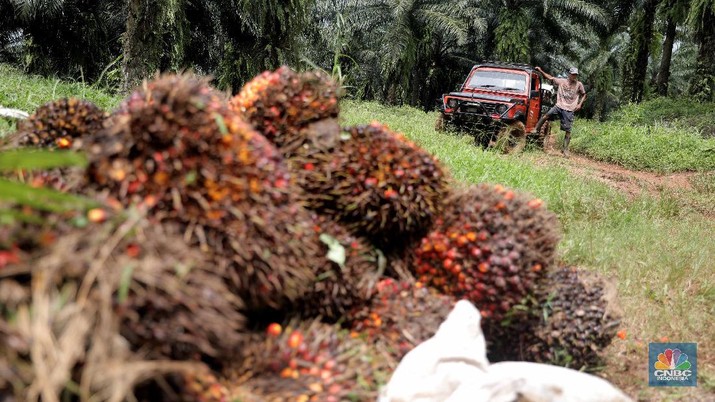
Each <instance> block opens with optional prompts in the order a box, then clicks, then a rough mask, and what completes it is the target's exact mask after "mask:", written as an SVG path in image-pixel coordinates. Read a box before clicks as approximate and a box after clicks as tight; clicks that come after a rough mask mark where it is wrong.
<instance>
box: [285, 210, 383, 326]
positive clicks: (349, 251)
mask: <svg viewBox="0 0 715 402" xmlns="http://www.w3.org/2000/svg"><path fill="white" fill-rule="evenodd" d="M311 216H312V218H313V230H314V231H315V235H316V236H317V237H318V239H319V240H320V242H321V246H322V255H323V256H325V258H324V259H323V261H322V263H319V264H316V265H315V268H316V271H315V277H316V279H315V282H314V283H313V286H312V288H311V290H310V291H309V292H308V293H307V294H306V296H305V298H304V299H303V300H302V301H300V302H298V303H296V306H297V307H298V308H299V309H300V310H299V311H298V312H297V313H298V314H300V315H301V316H303V317H318V316H320V317H322V319H323V320H324V321H327V322H336V321H337V320H339V319H341V318H342V317H344V315H345V314H346V313H347V312H349V311H351V310H352V309H354V308H356V307H358V306H363V305H365V304H367V303H368V301H369V300H370V298H371V297H372V295H373V293H374V292H373V287H374V285H375V283H376V282H377V281H378V276H379V271H380V270H379V262H380V260H379V255H378V253H377V251H376V250H375V249H374V247H373V246H372V245H370V244H369V243H368V242H367V241H365V240H364V239H361V238H360V237H358V236H356V235H353V234H352V233H351V232H349V231H348V230H347V229H345V228H344V227H343V226H342V225H340V224H339V223H337V222H335V221H334V220H332V219H331V218H329V217H326V216H323V215H318V214H316V213H312V214H311Z"/></svg>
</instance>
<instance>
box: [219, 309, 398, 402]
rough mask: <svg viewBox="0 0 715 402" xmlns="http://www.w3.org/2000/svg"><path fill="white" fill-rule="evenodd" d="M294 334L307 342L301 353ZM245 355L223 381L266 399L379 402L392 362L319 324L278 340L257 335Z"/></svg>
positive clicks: (293, 326) (294, 328) (296, 328)
mask: <svg viewBox="0 0 715 402" xmlns="http://www.w3.org/2000/svg"><path fill="white" fill-rule="evenodd" d="M295 334H300V337H301V338H302V342H301V343H300V345H301V346H300V347H298V348H296V347H295V345H296V342H294V341H293V340H294V339H295V337H296V335H295ZM242 353H243V358H242V359H237V360H236V362H235V364H234V365H233V366H232V367H229V368H227V369H226V370H225V371H224V377H225V378H226V379H227V380H228V381H229V382H231V383H233V384H236V385H240V386H241V387H243V388H244V389H248V390H250V391H251V392H252V393H254V394H256V395H262V396H265V398H266V399H265V400H276V399H273V398H279V397H280V398H284V399H279V400H286V401H287V400H291V401H294V400H299V399H298V398H300V397H302V396H303V395H305V396H307V397H310V398H315V399H313V400H319V401H326V400H331V398H335V400H338V401H340V400H346V399H347V398H348V396H351V397H352V398H357V399H358V400H374V399H375V398H376V396H377V395H376V392H377V386H378V384H379V383H381V382H382V381H386V379H387V377H388V376H389V364H388V361H386V360H385V358H384V357H383V356H381V355H380V354H378V353H376V351H375V350H374V348H371V347H370V345H369V344H367V343H364V342H363V341H362V340H360V339H356V338H352V337H350V335H349V334H348V333H347V332H346V331H344V330H343V329H341V328H340V327H339V326H337V325H327V324H323V323H320V322H318V321H308V322H301V323H297V322H293V323H289V324H287V325H286V326H285V331H284V332H283V335H281V336H280V337H279V338H277V339H276V338H269V339H265V337H264V335H263V334H260V335H256V336H255V339H253V340H252V341H251V342H249V343H247V344H246V346H245V347H243V348H242ZM393 363H394V362H393Z"/></svg>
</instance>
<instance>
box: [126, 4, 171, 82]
mask: <svg viewBox="0 0 715 402" xmlns="http://www.w3.org/2000/svg"><path fill="white" fill-rule="evenodd" d="M158 3H161V2H155V1H150V0H129V2H128V7H129V8H128V12H127V30H126V32H125V33H124V66H123V67H124V90H125V91H128V90H130V89H131V88H133V87H134V86H135V85H137V84H138V83H139V82H141V80H142V79H144V78H146V77H147V76H148V75H149V74H151V73H152V72H154V71H155V70H156V69H157V68H158V67H159V62H160V57H161V43H162V42H161V32H160V30H159V29H158V28H159V27H158V25H159V24H158V21H157V19H158V18H159V15H160V14H161V10H158V9H157V8H158V7H157V4H158Z"/></svg>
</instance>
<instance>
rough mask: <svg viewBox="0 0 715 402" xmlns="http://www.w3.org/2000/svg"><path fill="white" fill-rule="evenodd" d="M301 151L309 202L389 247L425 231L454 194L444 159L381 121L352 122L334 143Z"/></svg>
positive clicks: (298, 164) (295, 160)
mask: <svg viewBox="0 0 715 402" xmlns="http://www.w3.org/2000/svg"><path fill="white" fill-rule="evenodd" d="M296 152H297V153H296V155H294V156H292V157H290V158H289V163H290V164H291V166H292V168H293V171H294V172H295V174H296V176H297V181H298V183H299V184H300V186H301V187H302V188H303V189H304V190H305V191H304V196H305V197H306V203H307V205H308V206H309V208H311V209H314V210H316V211H318V212H320V213H323V214H325V215H328V216H334V217H336V218H337V219H338V220H339V221H340V222H341V223H343V224H345V225H346V226H347V227H348V228H349V229H350V230H352V231H355V232H356V233H359V234H361V235H363V236H365V237H367V238H369V239H370V240H371V241H373V242H374V243H375V244H377V245H378V246H380V247H383V248H385V249H386V251H387V250H389V249H394V248H399V247H402V246H404V244H408V243H409V242H410V241H411V240H413V239H415V238H420V237H421V236H422V235H424V233H426V231H427V230H428V229H429V228H430V227H431V225H432V223H433V219H434V218H435V217H436V216H437V215H439V213H440V212H441V207H442V200H443V198H444V197H445V196H446V195H447V194H448V181H447V180H448V179H447V173H446V171H445V170H444V168H443V167H442V166H441V164H440V163H439V162H438V161H437V160H436V159H435V158H434V157H433V156H432V155H430V154H429V153H428V152H427V151H425V150H423V149H422V148H420V147H418V146H417V145H415V144H414V143H412V142H411V141H409V140H407V139H406V138H405V137H404V136H403V135H401V134H398V133H395V132H393V131H391V130H390V129H389V128H387V127H386V126H384V125H382V124H379V123H372V124H370V125H365V126H356V127H351V128H347V129H345V130H344V131H343V133H342V135H341V137H340V138H339V139H338V140H336V141H334V142H333V143H332V144H330V145H329V146H326V145H323V146H310V145H309V146H305V147H301V148H298V149H297V150H296Z"/></svg>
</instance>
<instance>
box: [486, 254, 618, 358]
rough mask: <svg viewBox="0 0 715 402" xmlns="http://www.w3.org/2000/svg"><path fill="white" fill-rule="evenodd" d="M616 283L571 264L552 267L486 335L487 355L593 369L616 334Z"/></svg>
mask: <svg viewBox="0 0 715 402" xmlns="http://www.w3.org/2000/svg"><path fill="white" fill-rule="evenodd" d="M615 294H616V290H615V286H614V284H613V283H610V282H609V281H606V280H604V279H602V278H601V277H599V276H598V275H596V274H595V273H591V272H584V271H578V270H577V269H576V268H574V267H561V268H559V269H557V270H553V271H552V272H550V273H549V274H548V276H547V277H546V278H544V280H543V281H541V282H540V283H539V284H538V286H537V287H536V289H535V291H534V294H533V297H530V298H529V299H528V300H527V301H526V302H525V303H523V305H522V306H520V308H518V309H514V311H512V312H510V314H509V316H508V317H507V319H506V320H505V321H504V322H503V323H502V325H501V326H497V327H491V328H489V329H488V331H487V333H485V336H486V337H487V341H488V343H489V344H490V345H489V348H488V349H489V358H490V360H493V361H497V360H527V361H535V362H541V363H549V364H557V365H562V366H568V367H571V368H574V369H578V370H580V369H593V368H595V367H597V366H600V365H601V363H602V353H601V352H602V351H603V350H604V349H605V348H606V347H607V346H608V345H609V344H610V343H611V341H612V339H613V337H614V336H615V335H616V331H617V329H618V324H619V323H620V319H621V315H622V313H621V312H620V309H619V307H618V306H617V303H616V300H615Z"/></svg>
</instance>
